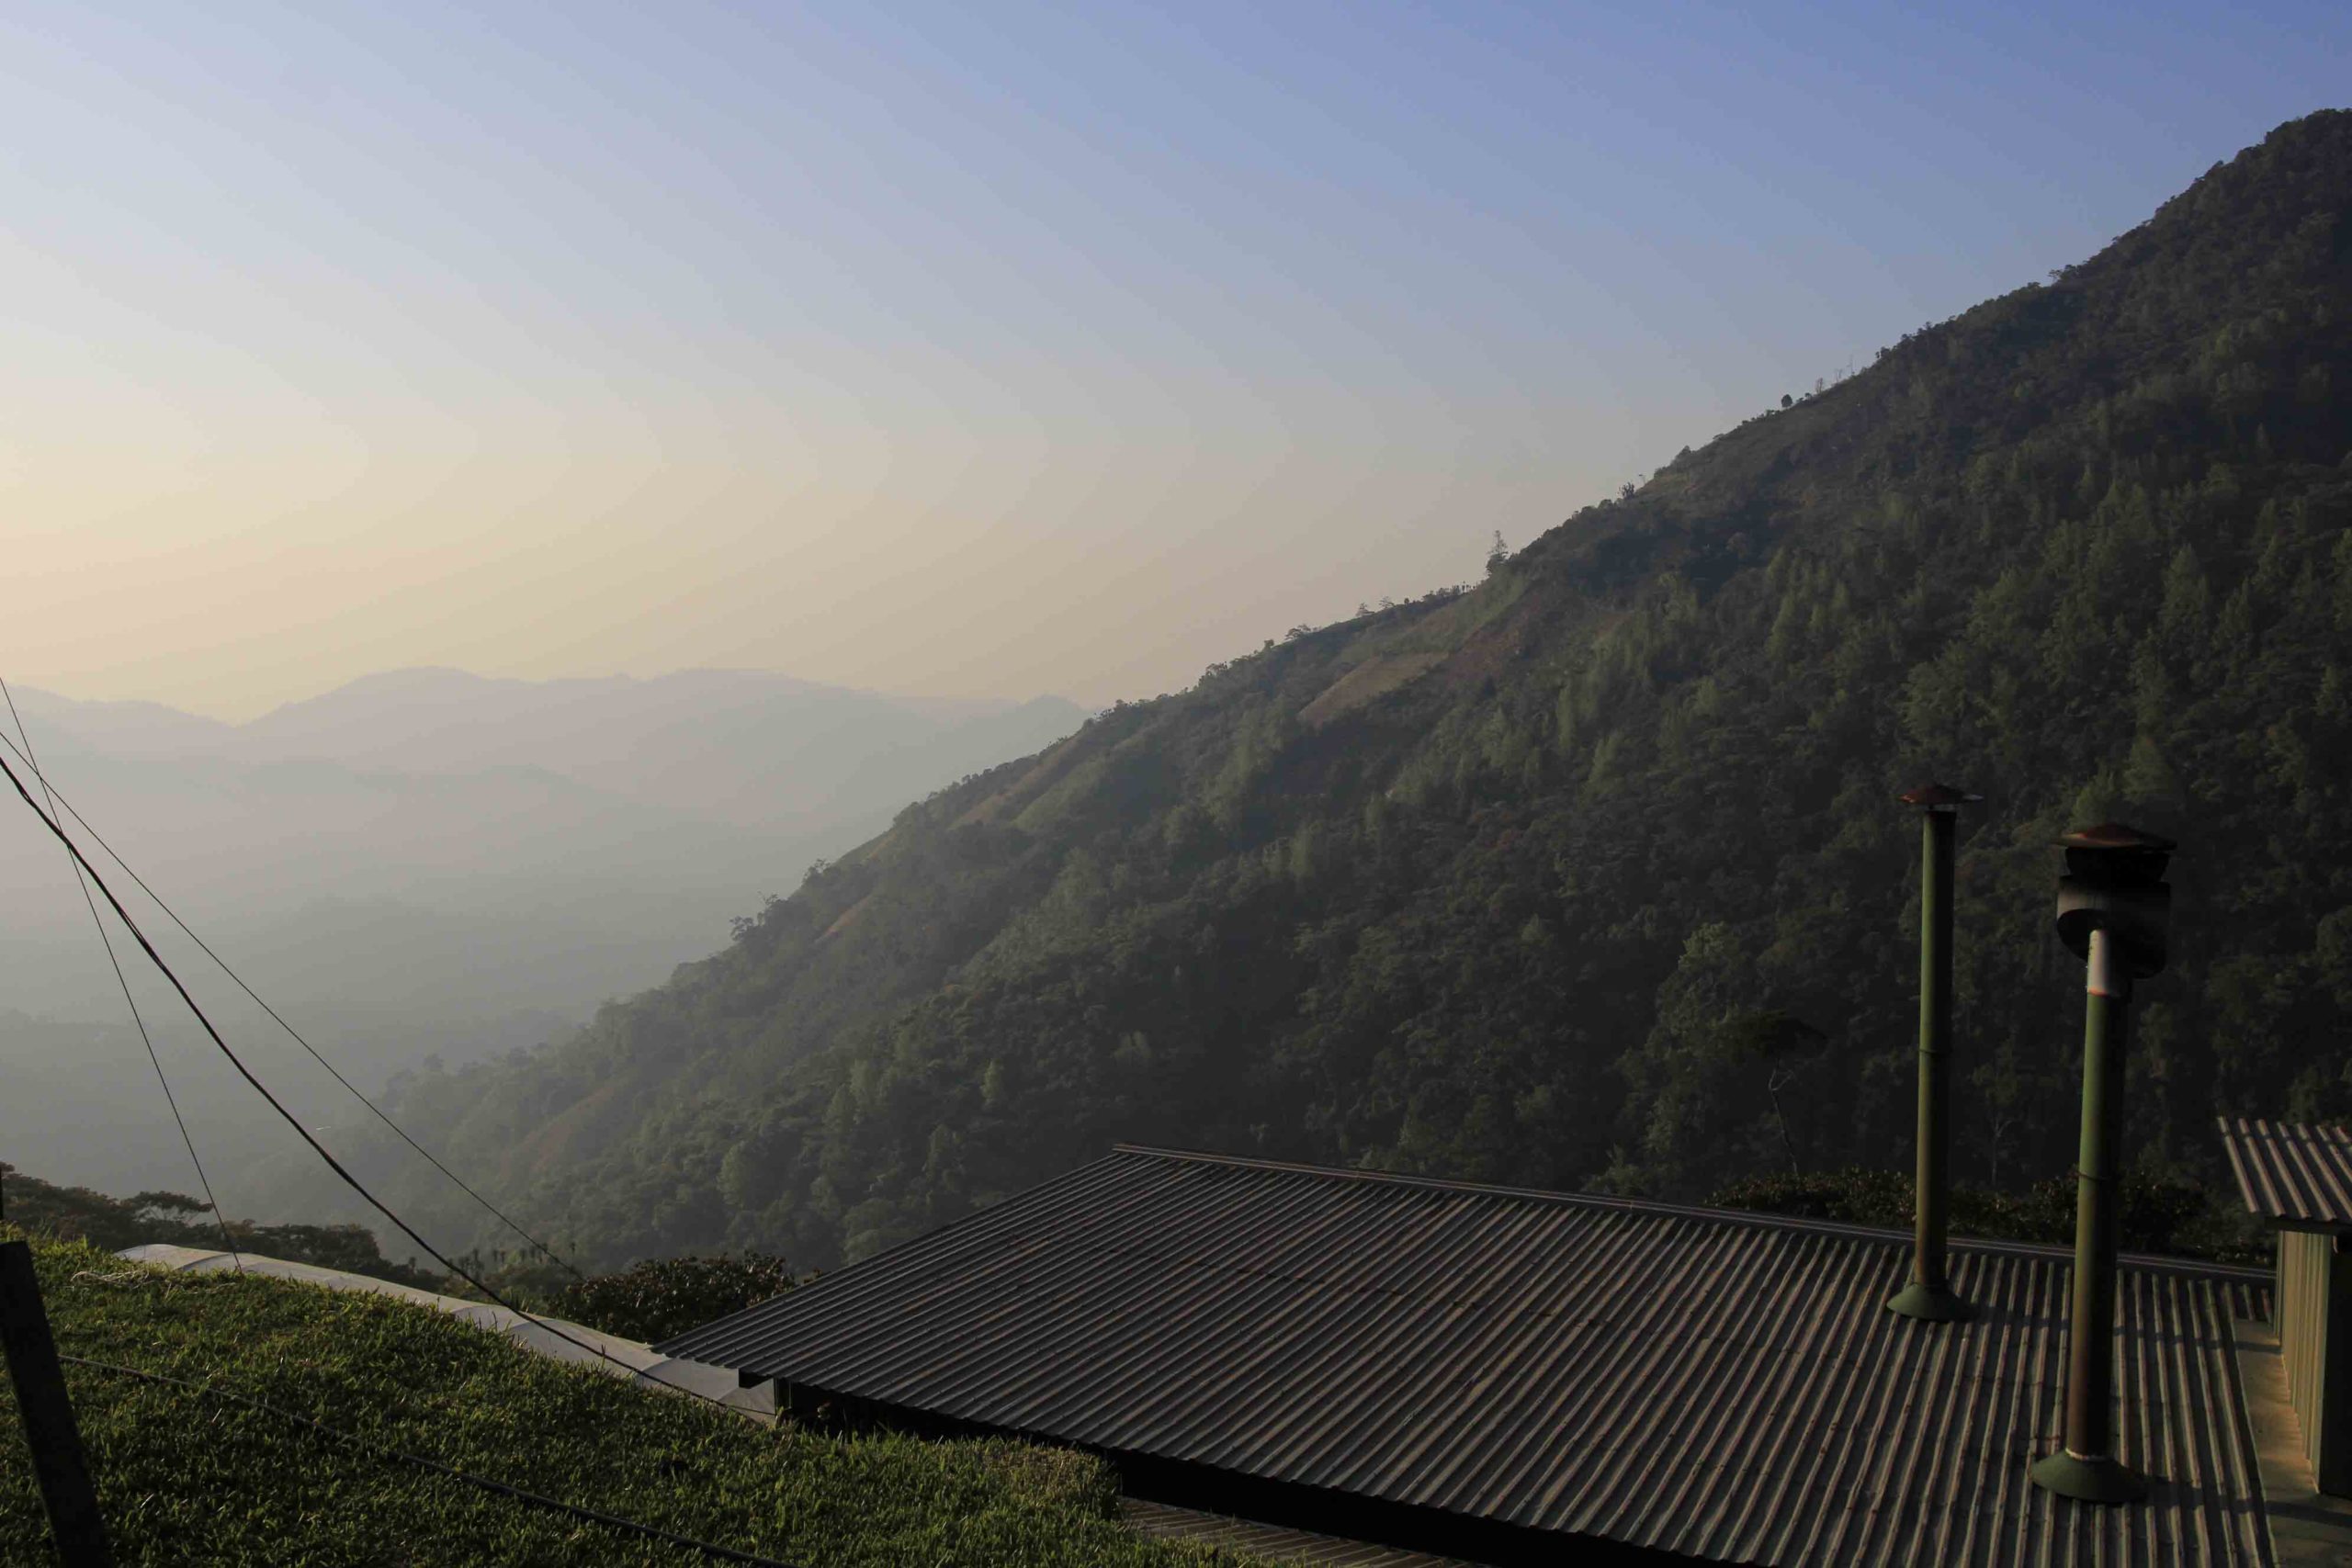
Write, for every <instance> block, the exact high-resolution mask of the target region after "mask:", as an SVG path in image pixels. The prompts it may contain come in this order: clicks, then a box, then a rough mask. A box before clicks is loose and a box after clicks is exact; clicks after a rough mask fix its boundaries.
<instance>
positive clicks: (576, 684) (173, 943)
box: [0, 670, 1084, 1217]
mask: <svg viewBox="0 0 2352 1568" xmlns="http://www.w3.org/2000/svg"><path fill="white" fill-rule="evenodd" d="M15 697H16V701H17V710H18V712H19V713H20V714H21V716H22V718H23V721H24V724H25V726H26V728H27V729H28V731H29V733H30V737H31V741H32V745H33V748H34V752H35V755H36V756H37V757H38V759H39V760H40V763H41V764H42V767H43V769H44V770H45V771H46V772H47V773H48V775H49V777H50V778H51V781H52V782H53V784H55V786H56V787H57V788H58V789H59V790H60V791H62V793H63V795H64V796H65V798H66V799H67V800H68V801H69V802H70V803H71V804H72V805H73V806H74V807H75V808H76V809H78V810H79V811H81V812H83V813H84V814H85V815H86V816H87V818H89V821H90V822H91V823H92V824H93V825H94V826H95V827H96V829H97V830H98V831H99V832H100V833H101V834H103V835H104V836H105V837H106V840H107V842H108V843H109V844H111V845H112V846H113V847H114V848H115V849H116V850H118V851H119V852H121V853H122V854H123V856H124V857H125V859H127V860H128V861H129V862H130V864H131V866H132V867H133V868H134V869H136V870H137V871H138V873H139V874H140V875H141V876H142V877H144V878H145V879H146V880H147V881H148V882H149V883H150V884H151V885H152V886H153V887H154V888H155V889H156V891H157V892H159V893H161V894H162V895H163V896H164V898H165V899H166V900H167V901H168V902H170V903H171V905H172V907H173V908H175V910H176V911H178V913H179V914H180V915H181V917H182V918H183V919H187V921H188V922H189V924H190V925H191V926H193V927H194V928H195V930H196V931H197V932H198V935H200V936H201V937H202V938H203V939H204V940H205V941H206V942H209V943H210V944H211V945H212V946H213V947H214V948H215V949H216V950H217V951H219V952H220V954H221V955H222V956H223V957H224V958H226V959H228V961H229V962H230V963H231V964H232V965H234V966H235V967H236V969H237V970H238V972H239V973H240V974H241V975H242V976H243V977H244V979H245V980H246V981H247V983H248V984H250V985H252V986H253V987H254V989H255V990H256V991H258V992H259V993H260V994H261V995H262V996H263V997H265V998H267V999H268V1001H269V1002H270V1004H271V1005H272V1006H274V1007H276V1008H277V1010H279V1011H280V1012H281V1013H283V1014H284V1015H285V1016H286V1017H287V1019H288V1021H291V1022H292V1023H294V1024H295V1026H296V1027H297V1028H299V1029H300V1030H301V1031H302V1032H304V1034H305V1035H306V1036H307V1037H309V1038H310V1039H311V1042H312V1043H313V1044H315V1045H316V1046H318V1047H319V1049H320V1050H321V1051H322V1053H324V1054H325V1055H327V1056H328V1057H329V1059H330V1060H332V1061H334V1063H335V1064H336V1066H338V1067H339V1068H340V1069H341V1070H343V1071H344V1072H345V1074H346V1076H348V1077H351V1078H353V1079H354V1081H355V1082H356V1083H358V1084H359V1085H360V1086H361V1087H362V1088H363V1089H368V1091H370V1092H374V1091H376V1090H379V1089H381V1088H382V1086H383V1085H384V1083H385V1081H386V1080H387V1079H388V1078H389V1077H391V1076H392V1075H394V1074H397V1073H400V1072H402V1071H406V1070H409V1069H413V1068H415V1067H417V1066H420V1065H422V1064H423V1063H424V1062H425V1061H426V1060H427V1059H437V1060H439V1061H441V1062H444V1063H446V1064H447V1065H448V1066H453V1067H454V1066H462V1065H465V1064H468V1063H471V1062H475V1061H480V1060H482V1059H484V1058H487V1057H491V1056H493V1055H499V1054H502V1053H504V1052H507V1051H511V1050H517V1049H523V1048H526V1047H530V1046H536V1045H538V1044H541V1043H545V1042H546V1041H548V1040H549V1039H551V1038H553V1037H555V1036H557V1035H559V1034H560V1033H562V1032H565V1031H566V1030H568V1029H570V1028H571V1027H573V1026H576V1025H577V1024H579V1023H580V1022H582V1021H584V1020H585V1019H586V1018H587V1017H588V1016H589V1015H590V1013H591V1012H592V1011H593V1010H594V1008H595V1007H596V1005H597V1004H598V1003H600V1002H602V1001H604V1000H605V999H607V998H614V997H619V996H624V995H627V994H628V993H629V992H631V991H634V990H638V989H641V988H643V987H647V986H650V985H652V984H655V983H656V982H658V981H660V980H662V979H663V978H665V977H666V976H668V975H669V973H670V971H671V970H672V968H673V967H674V966H675V965H676V964H680V963H682V962H684V961H685V960H687V959H690V958H695V957H698V956H700V955H702V954H703V953H707V952H708V951H709V950H710V949H711V948H712V947H713V946H715V945H718V944H720V943H723V942H725V940H726V938H727V933H728V930H729V920H730V919H734V918H736V917H738V916H740V915H741V914H742V913H744V912H745V911H747V910H752V909H756V908H758V906H759V903H760V900H761V899H762V898H763V897H764V896H766V895H768V894H770V893H784V892H789V891H790V890H791V889H793V888H794V887H796V886H798V884H799V881H800V878H801V876H802V874H803V873H804V872H805V871H806V870H807V868H808V867H809V864H810V863H812V862H814V861H817V860H820V859H821V858H824V857H827V856H830V855H834V854H838V853H840V852H842V851H843V850H845V849H848V848H850V847H851V846H853V845H854V844H856V843H858V842H859V841H861V840H864V839H865V838H867V837H869V836H870V835H871V834H872V833H873V832H874V831H876V829H878V828H879V827H881V826H884V825H886V824H887V823H888V819H889V818H890V816H891V815H892V814H893V813H894V812H895V811H896V810H897V809H898V808H899V807H900V806H901V805H903V804H904V803H905V802H906V801H908V800H910V799H914V798H919V797H920V796H922V795H925V794H927V793H929V792H930V791H932V790H933V789H936V788H938V787H940V786H942V785H944V784H949V783H952V782H953V781H955V780H956V779H957V778H960V777H962V776H963V775H965V774H967V773H973V772H977V771H978V770H980V769H982V768H985V767H988V766H990V765H992V764H994V763H996V762H999V761H1003V760H1004V759H1006V758H1008V757H1013V756H1018V755H1022V754H1023V753H1025V752H1028V751H1032V750H1035V749H1037V748H1038V747H1039V746H1041V745H1044V744H1046V742H1048V741H1051V740H1053V739H1058V738H1059V737H1060V736H1061V735H1063V734H1065V733H1067V732H1068V731H1069V730H1070V729H1071V728H1075V727H1076V725H1077V724H1078V722H1079V721H1080V719H1081V718H1082V717H1083V716H1084V715H1083V714H1082V713H1081V712H1080V710H1079V709H1078V708H1077V707H1076V706H1075V705H1072V704H1070V703H1068V702H1066V701H1062V700H1060V699H1057V698H1046V697H1040V698H1037V699H1035V700H1033V701H1030V702H1027V703H1020V704H1016V703H1010V702H985V701H968V702H954V701H942V700H933V699H905V698H892V697H886V696H880V695H876V694H870V693H863V692H855V691H849V690H844V689H842V688H838V687H829V686H823V685H819V684H816V683H813V682H800V681H794V680H790V679H787V678H785V677H781V676H774V675H764V674H759V673H754V672H748V671H685V672H682V673H679V674H676V675H672V676H667V677H662V678H656V679H650V680H634V679H625V678H620V679H604V680H593V679H582V680H569V681H555V682H526V681H517V680H491V679H485V678H481V677H478V676H473V675H469V674H465V673H462V672H459V671H448V670H409V671H390V672H387V673H385V674H382V675H378V676H372V677H368V678H366V679H363V680H360V681H356V682H351V683H349V684H347V685H344V686H340V687H337V688H336V689H334V690H333V691H331V692H327V693H324V694H321V695H319V696H317V697H314V698H311V699H309V700H306V701H303V702H299V703H294V704H289V705H286V706H284V707H281V708H277V709H275V710H273V711H271V712H270V713H268V714H266V715H264V716H261V717H259V718H256V719H254V720H251V721H248V722H246V723H244V724H241V725H232V724H226V723H221V722H219V721H215V720H209V719H204V718H199V717H197V716H191V715H188V714H185V713H181V712H178V711H176V710H174V709H171V708H168V707H164V706H161V705H149V704H136V703H89V702H74V701H71V700H68V699H66V698H62V697H59V696H57V695H54V694H50V693H46V692H42V691H39V690H28V689H23V688H16V689H15ZM9 734H10V737H11V739H14V737H15V731H14V728H13V727H11V728H10V730H9ZM29 782H31V781H30V780H29V779H28V783H29ZM84 842H85V847H86V848H87V849H88V850H89V852H91V853H92V854H93V855H94V856H97V858H98V860H99V863H100V865H101V868H102V869H105V870H108V871H109V872H110V873H111V866H110V864H109V863H107V862H106V861H105V859H104V857H103V856H98V855H97V850H96V845H95V844H91V843H89V841H88V840H86V839H85V840H84ZM110 880H111V881H112V882H113V883H114V885H115V886H116V887H117V889H118V891H119V893H121V894H123V895H124V896H125V897H126V899H127V901H129V900H133V899H135V900H136V902H135V904H134V913H136V914H138V915H139V917H140V919H141V924H142V927H143V928H144V929H145V930H147V931H148V932H149V934H150V935H151V936H153V937H154V938H155V939H156V940H157V942H158V945H159V946H160V947H162V948H163V949H164V952H165V953H167V954H170V955H171V956H172V957H173V958H174V960H175V963H176V964H178V965H179V966H180V969H181V973H182V975H183V976H184V977H186V978H187V979H188V980H189V982H190V983H191V985H192V987H194V988H195V989H196V990H197V993H198V996H199V998H202V999H204V1000H205V1001H206V1002H207V1004H208V1005H209V1006H212V1007H216V1008H218V1009H219V1010H220V1019H221V1021H223V1022H224V1024H231V1023H232V1024H233V1026H234V1029H233V1032H232V1039H233V1040H234V1041H236V1042H237V1043H239V1044H240V1046H241V1047H247V1046H249V1047H250V1048H251V1049H253V1050H254V1053H255V1054H256V1057H257V1060H258V1061H260V1062H262V1063H266V1064H267V1065H268V1066H270V1067H271V1068H272V1069H274V1070H276V1072H277V1076H276V1077H273V1078H272V1081H273V1082H274V1083H275V1082H277V1081H279V1079H280V1078H281V1077H282V1078H283V1079H284V1081H285V1085H286V1088H287V1089H288V1092H289V1093H290V1094H291V1095H292V1096H293V1097H294V1098H295V1100H296V1101H297V1102H298V1103H300V1104H301V1105H303V1106H304V1108H305V1109H306V1111H309V1112H310V1113H311V1114H314V1115H315V1116H317V1117H320V1118H322V1119H325V1120H328V1121H339V1120H341V1119H342V1118H344V1117H345V1116H347V1115H349V1114H350V1113H352V1112H353V1111H356V1110H358V1108H357V1107H356V1106H354V1105H353V1104H351V1103H350V1101H349V1100H348V1099H347V1098H345V1097H344V1096H343V1095H342V1091H340V1090H339V1089H335V1088H334V1085H333V1083H332V1081H331V1080H329V1079H328V1078H327V1077H326V1076H325V1075H324V1074H323V1073H322V1072H321V1071H320V1070H319V1069H318V1067H317V1066H315V1064H312V1063H311V1062H310V1061H308V1060H307V1059H306V1058H304V1057H303V1056H302V1055H301V1054H300V1050H299V1048H298V1047H296V1046H294V1045H293V1044H292V1043H290V1042H288V1041H286V1040H284V1039H283V1038H282V1036H279V1035H278V1034H277V1031H276V1029H275V1027H274V1026H272V1025H270V1024H269V1022H268V1020H267V1019H266V1016H265V1015H263V1014H262V1013H260V1012H259V1010H257V1009H255V1008H254V1006H253V1005H252V1004H251V1003H250V1002H249V1001H248V1000H247V999H246V998H244V997H243V995H242V994H241V993H240V992H238V991H237V990H236V989H235V987H233V985H232V984H231V983H230V982H229V981H228V980H227V979H226V978H225V977H224V976H221V975H220V973H219V972H218V971H217V970H213V969H212V968H211V966H210V964H209V962H207V961H206V960H205V959H204V958H203V956H202V954H201V953H199V952H198V950H197V949H196V948H195V947H194V946H193V945H192V944H191V943H190V942H187V939H185V938H184V937H183V936H182V935H181V934H180V933H179V932H178V931H176V930H175V929H173V928H172V926H171V924H170V922H169V921H168V920H167V919H164V917H163V916H161V915H160V914H159V913H155V912H153V910H152V908H148V907H147V906H146V905H145V901H144V899H143V898H141V897H138V895H137V890H136V888H135V887H134V886H132V885H131V884H130V881H129V879H128V878H127V877H123V876H120V875H110ZM109 919H111V917H109ZM114 934H115V938H116V942H117V947H118V954H119V956H120V957H122V958H123V959H124V961H125V966H126V967H125V972H126V974H127V975H128V976H129V977H130V981H131V984H132V987H133V992H134V994H135V995H136V996H137V997H138V998H140V1001H141V1007H142V1010H143V1012H144V1014H145V1016H146V1018H147V1020H148V1021H149V1027H150V1029H151V1031H152V1032H153V1035H154V1037H155V1039H156V1042H157V1044H158V1046H159V1049H160V1051H161V1052H162V1054H163V1055H164V1065H165V1066H166V1067H167V1068H168V1069H169V1070H170V1071H171V1072H172V1074H173V1076H174V1081H175V1089H177V1091H178V1093H179V1095H180V1097H181V1100H182V1107H183V1109H184V1110H186V1111H187V1112H188V1113H189V1115H190V1117H191V1121H192V1123H193V1125H194V1127H195V1129H196V1131H197V1132H198V1134H199V1147H200V1148H205V1149H217V1150H220V1151H221V1152H220V1153H219V1154H216V1155H214V1156H213V1167H214V1178H215V1180H216V1183H218V1184H219V1185H220V1187H221V1189H222V1190H223V1191H224V1193H234V1194H237V1195H238V1196H239V1197H240V1199H242V1200H243V1201H244V1202H245V1203H246V1204H248V1205H250V1204H251V1203H253V1202H254V1201H260V1195H259V1194H258V1193H256V1192H254V1190H252V1189H251V1188H250V1187H248V1186H247V1185H245V1184H244V1181H243V1176H244V1174H245V1173H247V1172H249V1171H250V1170H251V1169H252V1168H253V1166H254V1162H255V1160H256V1158H258V1157H260V1156H261V1155H262V1154H263V1152H264V1151H271V1150H276V1149H278V1148H280V1147H282V1146H283V1145H286V1144H287V1143H288V1142H289V1140H288V1137H287V1134H285V1133H284V1130H283V1129H282V1128H278V1127H275V1126H273V1125H272V1119H271V1118H270V1117H269V1116H268V1113H267V1111H266V1109H265V1108H263V1107H261V1106H260V1105H259V1104H258V1103H257V1102H256V1101H255V1100H254V1098H253V1096H252V1094H251V1091H250V1089H247V1088H246V1087H245V1086H244V1085H243V1083H242V1082H240V1081H238V1080H237V1079H236V1078H235V1077H234V1076H233V1074H232V1073H231V1072H230V1070H229V1069H228V1068H227V1066H226V1065H225V1064H223V1063H221V1062H220V1060H219V1058H218V1056H217V1054H216V1053H214V1052H213V1050H212V1048H211V1046H210V1045H209V1043H207V1042H205V1041H204V1040H203V1038H202V1036H201V1034H200V1033H199V1032H198V1031H197V1029H196V1027H195V1025H194V1023H193V1021H191V1020H189V1019H188V1018H187V1015H186V1012H185V1010H183V1009H182V1008H181V1007H180V1006H179V1005H178V1003H177V1001H176V999H175V998H172V997H171V996H170V994H169V992H168V991H167V990H165V989H164V987H163V986H162V984H161V982H160V981H159V980H158V979H157V977H156V976H153V974H152V972H148V971H147V970H146V966H145V964H144V963H143V961H141V960H140V959H139V958H138V955H137V953H136V952H135V950H133V949H132V948H131V947H130V943H129V942H127V941H126V940H125V939H124V938H123V937H122V934H121V933H120V931H116V932H115V933H114ZM0 997H5V998H6V1004H5V1007H0V1071H5V1072H6V1073H7V1074H8V1077H9V1085H10V1089H9V1092H8V1094H7V1095H6V1096H5V1097H0V1149H4V1150H5V1151H6V1158H7V1159H8V1160H9V1162H10V1163H11V1164H14V1165H17V1166H19V1167H21V1168H26V1169H29V1170H36V1171H40V1172H41V1173H43V1174H45V1175H51V1176H53V1177H54V1178H55V1179H61V1180H70V1181H78V1182H85V1183H91V1184H95V1185H98V1186H101V1187H104V1188H107V1189H108V1190H121V1191H131V1190H141V1189H146V1188H157V1187H165V1188H168V1187H175V1186H186V1185H188V1184H189V1182H190V1180H191V1178H190V1176H189V1173H188V1170H187V1154H186V1152H185V1151H184V1150H183V1149H181V1148H180V1147H179V1145H178V1139H177V1134H175V1132H174V1131H173V1130H172V1128H171V1123H170V1120H169V1112H168V1109H167V1107H166V1106H165V1104H164V1100H163V1098H162V1095H161V1092H160V1091H159V1090H157V1089H155V1088H154V1083H153V1068H152V1066H150V1065H149V1063H148V1062H147V1060H146V1057H145V1053H144V1051H143V1049H142V1048H141V1044H140V1043H139V1039H138V1036H137V1034H136V1032H135V1031H134V1030H133V1029H132V1027H131V1022H130V1017H129V1015H128V1013H127V1011H126V1010H125V1008H124V1004H123V1001H122V998H121V996H120V994H119V990H118V989H117V987H116V981H115V979H114V976H113V975H112V973H111V972H110V971H109V969H108V967H107V957H106V953H105V951H104V949H103V948H102V947H101V946H100V945H99V942H98V937H97V934H96V931H94V930H93V929H92V926H91V923H90V920H89V917H88V914H87V912H86V910H85V908H84V907H83V903H82V899H81V896H80V895H79V894H78V893H76V892H75V891H74V883H73V878H72V874H71V872H70V871H69V869H68V866H67V863H66V857H65V855H64V852H63V851H62V849H61V848H60V847H59V846H58V845H57V844H56V842H55V841H54V840H51V839H49V838H48V836H47V835H46V834H38V835H35V834H26V833H10V834H7V835H6V836H5V837H0ZM142 1081H143V1082H144V1085H145V1090H144V1092H140V1091H138V1090H137V1089H136V1088H135V1087H134V1086H138V1085H141V1083H142ZM361 1113H362V1114H364V1112H361ZM273 1201H277V1200H273ZM270 1217H289V1216H280V1215H272V1216H270Z"/></svg>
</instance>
